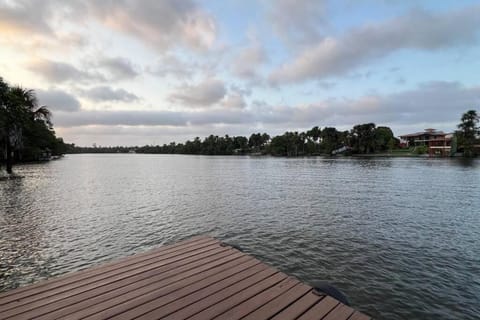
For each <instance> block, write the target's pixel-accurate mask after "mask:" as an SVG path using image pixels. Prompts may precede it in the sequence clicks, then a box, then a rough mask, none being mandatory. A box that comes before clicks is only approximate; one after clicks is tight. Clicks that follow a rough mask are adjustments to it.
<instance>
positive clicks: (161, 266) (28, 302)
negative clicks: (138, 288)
mask: <svg viewBox="0 0 480 320" xmlns="http://www.w3.org/2000/svg"><path fill="white" fill-rule="evenodd" d="M226 251H228V250H227V248H222V247H217V246H215V245H211V246H207V247H203V248H200V249H197V250H196V251H191V252H187V253H185V254H180V255H177V256H174V257H171V258H168V259H165V260H161V261H158V262H155V263H152V264H148V265H145V266H140V267H137V268H134V269H126V271H124V272H121V273H116V272H115V273H113V274H108V276H105V275H106V274H102V275H103V276H102V277H100V276H99V277H93V279H92V278H89V279H88V281H86V282H85V281H84V282H82V281H79V282H74V283H72V284H71V286H62V287H60V288H58V289H52V290H51V291H45V292H42V293H40V294H37V295H35V296H33V297H32V296H29V297H27V298H26V299H19V300H15V301H13V302H11V303H9V304H6V305H4V306H2V309H4V310H7V311H6V312H5V313H4V314H2V315H0V319H2V317H5V318H8V317H10V316H12V315H14V314H18V313H21V312H25V311H28V310H31V309H34V308H37V307H39V306H44V305H45V304H51V303H53V302H56V301H59V300H62V299H65V298H68V297H71V296H74V295H78V294H80V293H82V292H87V291H89V290H92V289H95V288H98V287H100V288H101V287H102V286H105V285H108V284H110V283H113V282H116V281H119V280H122V279H127V278H129V277H132V276H134V275H141V274H142V272H147V271H153V272H165V271H168V270H171V269H175V268H178V267H180V266H182V265H185V264H188V263H190V262H192V261H196V260H198V259H200V258H206V257H209V256H211V255H213V254H215V253H222V252H226ZM207 261H208V260H207ZM144 276H145V275H144ZM94 280H96V281H94Z"/></svg>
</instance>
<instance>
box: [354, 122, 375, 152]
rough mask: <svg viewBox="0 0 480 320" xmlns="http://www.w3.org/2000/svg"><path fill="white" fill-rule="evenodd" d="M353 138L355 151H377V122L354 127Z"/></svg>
mask: <svg viewBox="0 0 480 320" xmlns="http://www.w3.org/2000/svg"><path fill="white" fill-rule="evenodd" d="M351 139H352V145H353V150H354V152H358V153H365V154H366V153H371V152H374V151H375V124H374V123H364V124H358V125H356V126H354V127H353V129H352V131H351Z"/></svg>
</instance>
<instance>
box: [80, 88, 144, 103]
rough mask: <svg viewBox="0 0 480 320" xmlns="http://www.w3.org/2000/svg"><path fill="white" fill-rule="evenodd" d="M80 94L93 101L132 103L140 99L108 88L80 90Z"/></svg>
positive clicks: (125, 92)
mask: <svg viewBox="0 0 480 320" xmlns="http://www.w3.org/2000/svg"><path fill="white" fill-rule="evenodd" d="M81 94H82V95H83V96H85V97H87V98H89V99H90V100H93V101H98V102H101V101H123V102H134V101H138V100H140V98H139V97H138V96H137V95H135V94H133V93H130V92H128V91H126V90H124V89H113V88H112V87H109V86H98V87H94V88H90V89H87V90H81Z"/></svg>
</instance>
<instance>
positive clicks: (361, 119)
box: [54, 82, 480, 131]
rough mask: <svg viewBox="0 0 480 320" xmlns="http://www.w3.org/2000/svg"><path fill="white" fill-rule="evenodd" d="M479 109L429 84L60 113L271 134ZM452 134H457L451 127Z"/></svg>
mask: <svg viewBox="0 0 480 320" xmlns="http://www.w3.org/2000/svg"><path fill="white" fill-rule="evenodd" d="M479 104H480V87H464V86H462V85H460V84H458V83H452V82H429V83H424V84H422V85H420V86H419V87H418V88H416V89H412V90H408V91H403V92H399V93H395V94H388V95H368V96H363V97H360V98H358V99H329V100H323V101H319V102H317V103H312V104H305V105H298V106H286V105H280V106H272V105H269V104H267V103H265V102H261V101H254V102H253V103H252V104H251V105H250V106H248V107H246V108H228V107H225V108H223V109H218V108H216V109H206V110H202V111H197V110H195V111H190V110H189V111H78V112H70V113H68V112H57V113H56V114H55V119H54V120H55V123H56V124H57V125H59V126H60V127H74V126H85V125H126V126H173V127H185V126H217V125H223V126H224V128H225V130H226V131H228V128H229V127H230V126H235V125H245V126H249V127H252V128H253V127H255V126H264V127H269V128H271V129H275V128H276V129H277V130H280V131H282V130H286V129H295V130H298V129H301V128H309V127H312V126H314V125H319V126H327V125H334V126H338V127H347V128H349V127H351V126H352V125H354V124H359V123H365V122H375V123H377V124H378V125H389V126H391V127H392V128H393V129H394V130H395V128H405V127H414V126H418V129H419V130H421V129H423V127H422V126H423V125H424V123H431V124H432V123H434V124H440V125H442V124H443V125H444V126H447V125H448V126H451V123H452V122H454V123H455V122H458V119H459V118H460V116H461V114H462V113H463V112H465V111H466V110H468V109H472V108H475V106H478V105H479ZM446 129H447V130H454V129H455V128H454V127H450V129H448V128H446Z"/></svg>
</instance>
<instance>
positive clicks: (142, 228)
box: [0, 154, 480, 319]
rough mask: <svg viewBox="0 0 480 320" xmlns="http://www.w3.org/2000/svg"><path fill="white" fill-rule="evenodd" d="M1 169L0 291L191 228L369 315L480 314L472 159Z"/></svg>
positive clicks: (179, 159)
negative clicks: (336, 293) (318, 284)
mask: <svg viewBox="0 0 480 320" xmlns="http://www.w3.org/2000/svg"><path fill="white" fill-rule="evenodd" d="M15 170H16V173H17V174H19V175H21V176H23V178H22V179H13V180H3V181H0V291H5V290H9V289H11V288H14V287H17V286H21V285H25V284H28V283H31V282H35V281H39V280H41V279H45V278H47V277H51V276H54V275H59V274H62V273H65V272H70V271H74V270H80V269H83V268H86V267H88V266H91V265H95V264H98V263H101V262H105V261H109V260H112V259H114V258H119V257H123V256H126V255H129V254H133V253H136V252H141V251H144V250H147V249H149V248H153V247H156V246H159V245H162V244H166V243H171V242H175V241H178V240H181V239H184V238H188V237H189V236H192V235H197V234H208V235H211V236H215V237H218V238H219V239H221V240H223V241H226V242H228V243H232V244H236V245H239V246H240V247H241V248H242V249H243V250H244V251H245V252H247V253H250V254H252V255H254V256H256V257H258V258H260V259H261V260H263V261H264V262H266V263H268V264H270V265H272V266H274V267H277V268H279V269H280V270H282V271H284V272H286V273H288V274H291V275H294V276H297V277H298V278H299V279H301V280H303V281H305V282H310V283H311V282H312V281H316V280H323V281H328V282H330V283H331V284H333V285H335V286H336V287H337V288H339V289H340V290H342V291H343V292H344V293H345V294H346V295H347V297H348V298H349V300H350V302H351V304H352V305H353V306H354V307H355V308H357V309H359V310H361V311H364V312H366V313H368V314H370V315H371V316H374V317H376V318H377V319H407V318H409V319H478V316H479V314H480V161H479V160H470V161H468V160H461V159H427V158H368V159H366V158H364V159H362V158H334V159H333V158H321V157H318V158H271V157H233V156H229V157H219V156H217V157H208V156H181V155H140V154H124V155H87V154H85V155H68V156H66V157H65V158H63V159H61V160H56V161H51V162H49V163H44V164H28V165H22V166H17V167H16V168H15Z"/></svg>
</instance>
